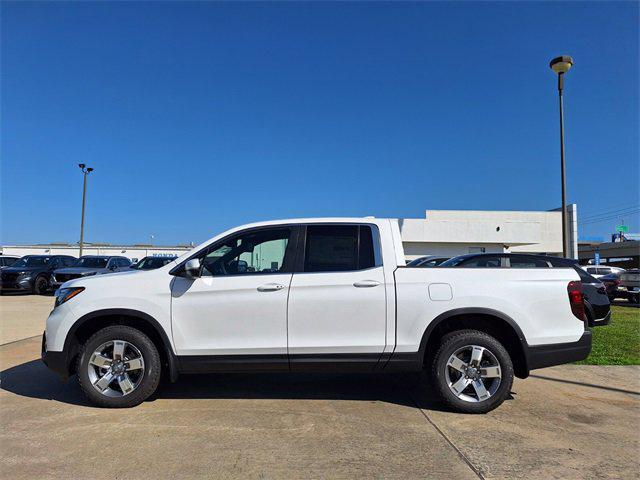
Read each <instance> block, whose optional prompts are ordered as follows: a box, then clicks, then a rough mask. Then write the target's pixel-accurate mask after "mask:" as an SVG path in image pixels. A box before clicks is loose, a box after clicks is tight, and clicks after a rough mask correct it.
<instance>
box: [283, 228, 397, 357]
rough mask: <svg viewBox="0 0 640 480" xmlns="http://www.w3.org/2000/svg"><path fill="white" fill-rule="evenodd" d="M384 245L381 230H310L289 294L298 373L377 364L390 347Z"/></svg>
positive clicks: (291, 350)
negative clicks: (314, 368) (336, 365)
mask: <svg viewBox="0 0 640 480" xmlns="http://www.w3.org/2000/svg"><path fill="white" fill-rule="evenodd" d="M379 242H380V239H379V233H378V229H377V227H376V226H375V225H350V224H341V225H340V224H338V225H309V226H307V228H306V236H305V241H304V247H303V248H304V250H303V251H304V258H303V260H302V261H301V262H300V263H301V264H300V265H299V266H298V269H297V270H296V273H294V274H293V279H292V281H291V291H290V293H289V312H288V315H289V354H290V363H291V368H292V369H296V368H305V369H307V368H309V367H312V365H311V364H313V363H316V362H317V364H318V365H322V364H323V363H325V364H326V362H327V361H329V362H330V361H332V360H335V361H336V362H338V363H343V364H347V363H353V364H360V365H361V366H365V367H366V366H371V367H372V366H373V365H375V363H377V361H378V359H379V356H380V354H381V353H382V351H383V350H384V347H385V343H386V294H385V276H384V270H383V267H382V260H381V258H380V249H379V245H380V243H379ZM298 272H299V273H298Z"/></svg>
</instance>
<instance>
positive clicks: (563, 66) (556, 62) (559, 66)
mask: <svg viewBox="0 0 640 480" xmlns="http://www.w3.org/2000/svg"><path fill="white" fill-rule="evenodd" d="M549 66H550V67H551V70H553V71H554V72H556V73H557V74H558V100H559V103H560V169H561V177H562V256H563V257H565V258H566V257H567V255H568V254H569V243H568V241H569V239H568V235H567V233H568V230H569V229H568V226H567V184H566V176H565V162H564V104H563V102H562V93H563V90H564V74H565V73H567V72H568V71H569V69H570V68H571V67H572V66H573V58H571V57H570V56H568V55H563V56H561V57H556V58H554V59H553V60H551V62H550V63H549Z"/></svg>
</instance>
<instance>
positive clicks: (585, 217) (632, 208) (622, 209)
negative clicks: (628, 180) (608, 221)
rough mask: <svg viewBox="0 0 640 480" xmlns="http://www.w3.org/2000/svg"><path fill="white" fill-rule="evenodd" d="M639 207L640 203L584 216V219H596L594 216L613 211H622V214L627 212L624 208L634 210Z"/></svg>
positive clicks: (608, 213)
mask: <svg viewBox="0 0 640 480" xmlns="http://www.w3.org/2000/svg"><path fill="white" fill-rule="evenodd" d="M638 207H640V205H632V206H630V207H625V208H619V209H617V210H610V211H608V212H601V213H594V214H592V215H586V216H584V217H583V220H591V219H594V218H598V217H602V216H604V215H610V214H612V213H616V214H617V213H618V212H622V214H624V213H625V212H624V210H634V209H637V208H638Z"/></svg>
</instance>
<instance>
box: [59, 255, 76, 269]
mask: <svg viewBox="0 0 640 480" xmlns="http://www.w3.org/2000/svg"><path fill="white" fill-rule="evenodd" d="M77 262H78V259H77V258H73V257H64V259H63V260H62V263H63V264H64V266H65V267H72V266H74V265H75V264H76V263H77Z"/></svg>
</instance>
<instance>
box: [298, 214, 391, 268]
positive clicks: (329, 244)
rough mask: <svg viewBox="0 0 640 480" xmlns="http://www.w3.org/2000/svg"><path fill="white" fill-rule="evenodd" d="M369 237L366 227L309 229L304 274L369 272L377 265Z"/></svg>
mask: <svg viewBox="0 0 640 480" xmlns="http://www.w3.org/2000/svg"><path fill="white" fill-rule="evenodd" d="M373 237H374V235H373V231H372V228H371V227H370V226H368V225H309V226H308V227H307V239H306V244H305V252H304V253H305V257H304V271H305V272H344V271H353V270H364V269H366V268H372V267H374V266H376V265H378V264H379V263H380V262H379V260H377V258H376V257H378V256H379V254H376V242H374V239H373ZM376 241H377V235H376Z"/></svg>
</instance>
